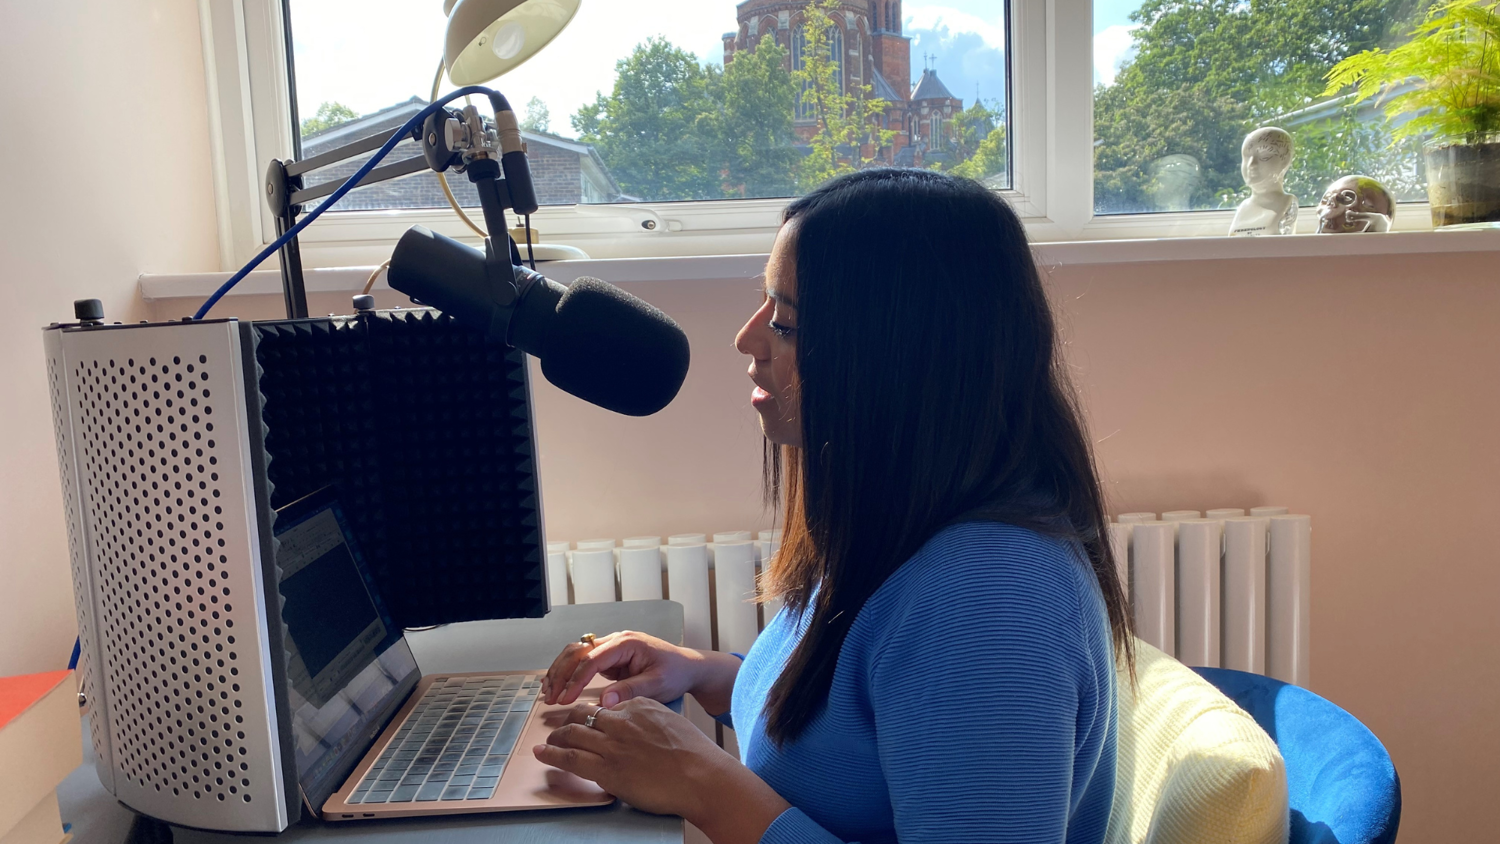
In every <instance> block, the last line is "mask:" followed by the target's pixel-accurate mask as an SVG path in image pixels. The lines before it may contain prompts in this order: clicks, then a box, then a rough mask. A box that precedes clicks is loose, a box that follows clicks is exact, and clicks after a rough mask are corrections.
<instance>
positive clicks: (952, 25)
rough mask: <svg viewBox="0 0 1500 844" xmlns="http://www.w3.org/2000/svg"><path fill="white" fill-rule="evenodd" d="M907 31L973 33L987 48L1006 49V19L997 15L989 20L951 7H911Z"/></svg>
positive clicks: (907, 19) (907, 18)
mask: <svg viewBox="0 0 1500 844" xmlns="http://www.w3.org/2000/svg"><path fill="white" fill-rule="evenodd" d="M906 12H907V14H906V22H905V25H906V29H907V30H908V31H910V30H913V29H931V30H937V31H942V30H945V29H946V30H947V31H948V32H949V33H950V34H952V35H957V34H959V33H963V32H972V33H974V34H975V35H978V36H979V37H980V38H981V39H983V40H984V43H985V45H986V46H988V47H991V48H993V49H996V50H1004V49H1005V17H1004V15H1001V14H999V13H997V14H996V15H995V17H994V19H993V20H987V19H985V18H982V17H980V16H978V15H975V14H972V13H970V12H965V11H961V10H959V9H954V8H952V7H949V6H909V7H908V8H907V9H906Z"/></svg>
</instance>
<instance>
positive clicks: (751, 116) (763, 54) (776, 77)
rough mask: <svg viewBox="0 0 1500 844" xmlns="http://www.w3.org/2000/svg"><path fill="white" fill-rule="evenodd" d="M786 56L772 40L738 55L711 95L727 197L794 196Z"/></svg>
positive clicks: (791, 92)
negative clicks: (715, 109)
mask: <svg viewBox="0 0 1500 844" xmlns="http://www.w3.org/2000/svg"><path fill="white" fill-rule="evenodd" d="M786 57H787V51H786V50H785V49H784V48H783V47H782V46H781V45H779V44H777V43H776V39H775V38H773V37H771V36H769V35H768V36H766V37H764V38H762V39H761V41H760V43H759V44H758V45H756V48H755V49H754V50H746V51H741V52H739V53H738V54H736V55H735V57H734V61H732V62H730V63H729V65H728V67H726V68H724V73H723V76H722V77H721V78H720V80H719V84H718V85H717V87H716V88H715V89H714V90H713V91H712V92H711V94H712V97H711V98H712V100H713V102H714V104H715V106H716V108H717V111H716V112H715V113H714V114H713V115H712V116H711V118H710V119H709V120H708V122H707V128H708V129H709V132H710V135H711V137H712V138H713V139H714V146H715V155H716V156H717V161H718V164H719V166H720V167H721V168H722V170H723V176H724V182H725V186H724V193H725V195H727V196H736V197H740V198H753V197H769V196H790V195H791V194H792V193H794V192H795V191H796V170H797V159H798V155H797V150H796V148H795V147H794V146H793V140H794V136H793V135H792V110H793V108H794V107H795V104H796V96H797V92H796V87H795V85H794V83H793V82H792V76H791V74H790V73H789V72H788V71H787V69H786Z"/></svg>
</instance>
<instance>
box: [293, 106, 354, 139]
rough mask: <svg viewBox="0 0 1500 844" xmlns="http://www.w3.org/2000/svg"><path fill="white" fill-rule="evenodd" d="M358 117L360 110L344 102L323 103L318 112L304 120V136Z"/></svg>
mask: <svg viewBox="0 0 1500 844" xmlns="http://www.w3.org/2000/svg"><path fill="white" fill-rule="evenodd" d="M356 117H359V112H357V111H355V110H354V109H352V108H350V107H348V106H346V105H344V104H343V103H323V104H322V105H320V106H318V112H317V114H314V115H313V116H312V117H309V118H307V119H305V120H303V121H302V136H303V137H307V136H308V135H312V134H315V133H317V132H321V131H323V130H324V129H329V128H332V127H334V126H337V125H339V124H340V123H348V122H349V121H351V120H353V119H355V118H356Z"/></svg>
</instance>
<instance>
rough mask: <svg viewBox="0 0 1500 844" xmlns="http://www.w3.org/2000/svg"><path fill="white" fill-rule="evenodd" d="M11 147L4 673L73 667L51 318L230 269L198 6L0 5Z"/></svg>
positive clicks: (3, 293)
mask: <svg viewBox="0 0 1500 844" xmlns="http://www.w3.org/2000/svg"><path fill="white" fill-rule="evenodd" d="M0 162H3V164H0V306H3V307H0V584H3V587H0V676H5V675H10V674H19V673H26V672H34V671H43V670H49V669H55V668H61V667H63V666H64V665H65V664H66V661H67V658H68V653H69V650H70V649H71V648H72V645H73V638H74V629H75V627H74V620H73V600H72V587H71V586H70V581H69V577H68V551H67V541H66V538H65V533H64V528H63V518H62V504H61V493H60V488H59V484H58V477H57V461H56V457H55V449H54V444H53V438H52V420H51V414H50V411H49V410H48V404H47V396H46V378H45V373H44V365H43V358H42V336H41V331H40V329H41V327H42V326H43V325H44V324H46V323H49V322H55V321H59V320H67V319H69V318H70V317H71V315H72V301H73V300H74V299H80V298H95V299H102V300H103V301H104V306H105V312H106V314H107V315H108V317H109V318H110V319H111V320H130V319H142V318H144V317H145V315H146V314H145V311H144V309H143V308H142V306H141V303H140V301H139V296H138V295H137V294H136V278H137V276H139V275H140V274H141V273H142V272H185V271H205V270H215V269H217V268H218V245H217V235H216V232H215V228H214V219H215V209H214V198H213V182H212V177H211V175H210V170H209V156H208V121H207V115H206V111H205V105H204V85H203V58H202V51H201V47H200V41H199V34H198V11H197V4H196V3H194V2H192V0H78V2H70V3H55V2H16V1H15V0H12V1H11V2H5V3H3V4H0ZM176 316H181V315H180V314H178V315H176Z"/></svg>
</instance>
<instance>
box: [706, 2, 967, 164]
mask: <svg viewBox="0 0 1500 844" xmlns="http://www.w3.org/2000/svg"><path fill="white" fill-rule="evenodd" d="M807 4H808V0H743V2H741V3H740V4H739V5H738V6H736V7H735V12H736V15H735V17H736V18H737V22H738V24H739V26H738V27H737V28H736V29H735V31H733V32H726V33H724V65H725V66H726V67H727V66H729V64H730V62H732V61H734V55H735V53H737V52H739V51H740V50H753V49H755V47H756V46H757V45H759V44H760V43H761V41H762V39H765V38H768V37H769V38H774V39H776V43H777V44H779V45H781V47H782V48H783V49H785V50H786V51H787V70H796V69H797V68H798V67H799V60H800V59H799V55H800V53H799V51H800V49H801V45H802V43H803V42H802V40H801V34H802V25H803V18H804V16H805V13H806V10H807ZM833 19H834V25H833V27H832V31H831V32H830V34H829V35H830V37H829V43H830V47H831V49H832V50H833V51H834V55H835V56H837V57H838V59H839V65H840V73H839V76H840V79H841V81H842V84H843V85H844V86H845V90H846V91H847V90H851V89H857V88H861V87H864V86H869V90H870V93H871V95H872V96H873V97H874V98H875V99H878V100H883V101H884V102H885V103H886V108H885V110H884V114H883V115H881V118H880V124H881V127H880V128H882V129H889V130H892V131H894V132H895V133H896V134H895V137H894V138H893V139H892V141H891V144H890V146H889V147H886V148H884V149H881V150H869V149H866V150H864V151H862V153H861V154H862V155H865V156H870V155H875V156H876V157H878V158H880V159H883V160H885V161H886V162H888V163H894V164H898V165H903V166H918V167H919V166H922V162H923V155H924V153H925V152H927V151H929V150H932V151H936V149H937V148H938V147H939V146H940V145H941V140H942V138H943V122H942V121H944V120H946V119H947V118H948V117H951V115H952V114H953V109H954V108H957V109H959V110H962V108H963V103H962V102H961V101H959V100H958V99H956V98H954V97H953V96H952V94H949V93H948V92H947V89H946V88H943V87H942V83H941V82H937V74H936V72H933V71H930V70H927V71H924V72H923V80H924V84H925V85H926V90H924V91H923V93H924V95H929V96H927V97H926V100H927V101H926V102H923V103H922V104H920V105H919V104H918V103H916V102H915V101H914V99H913V90H912V88H913V84H912V78H911V39H910V38H908V37H907V36H906V35H905V34H903V32H902V29H903V18H902V12H901V0H841V2H840V3H839V8H838V11H836V12H834V14H833ZM928 77H931V78H930V79H929V78H928ZM933 83H936V88H937V89H941V93H940V94H938V93H937V91H936V90H935V89H934V85H933ZM934 109H936V111H934ZM935 114H942V117H941V118H939V119H938V120H937V121H934V119H933V118H934V116H935ZM793 126H794V131H795V132H796V133H797V136H798V138H799V139H800V140H801V141H802V142H806V141H807V140H809V139H810V138H812V136H813V134H814V133H815V132H816V129H817V124H816V122H815V120H814V119H813V117H812V115H810V114H804V113H802V112H801V109H800V108H799V111H798V113H797V114H796V115H794V120H793Z"/></svg>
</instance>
